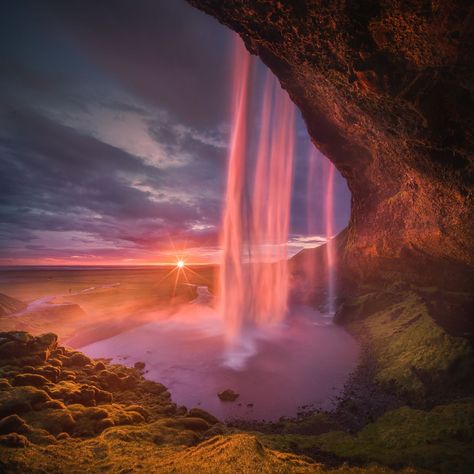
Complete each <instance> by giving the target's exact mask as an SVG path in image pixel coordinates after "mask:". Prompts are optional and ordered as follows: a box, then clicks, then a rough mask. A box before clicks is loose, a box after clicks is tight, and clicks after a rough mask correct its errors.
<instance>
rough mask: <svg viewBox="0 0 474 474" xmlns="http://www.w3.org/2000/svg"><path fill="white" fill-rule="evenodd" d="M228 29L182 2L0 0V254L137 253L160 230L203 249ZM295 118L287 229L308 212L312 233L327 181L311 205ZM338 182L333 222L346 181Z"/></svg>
mask: <svg viewBox="0 0 474 474" xmlns="http://www.w3.org/2000/svg"><path fill="white" fill-rule="evenodd" d="M231 36H232V33H230V32H229V31H228V30H226V29H225V28H224V27H223V26H221V25H220V24H218V23H217V22H216V21H215V20H214V19H213V18H211V17H208V16H206V15H205V14H203V13H201V12H199V11H198V10H195V9H193V8H192V7H190V6H189V5H188V4H187V3H186V2H185V1H184V0H140V1H138V2H130V1H128V0H100V1H97V0H82V1H75V0H73V1H63V0H44V1H42V2H37V1H34V0H17V1H15V2H2V3H1V4H0V101H1V103H2V105H3V107H2V109H0V220H1V223H2V225H1V228H0V259H3V261H7V260H8V261H9V260H13V261H14V260H15V259H17V260H21V259H22V258H26V259H28V258H30V259H31V260H34V259H42V258H43V259H44V258H46V257H49V258H58V259H59V258H76V257H81V256H82V257H87V258H89V257H90V258H97V257H103V258H110V259H122V260H123V258H130V259H137V260H144V261H146V260H150V259H153V258H156V256H157V255H159V254H160V252H162V251H167V250H168V249H169V248H170V238H171V239H173V240H174V241H175V243H177V244H178V246H179V245H181V244H182V243H184V242H186V244H187V245H188V246H189V247H199V248H202V249H203V250H202V251H203V252H211V253H212V252H213V249H214V248H215V246H216V245H217V234H218V227H219V222H220V217H221V205H222V202H223V195H224V191H225V190H224V186H225V181H226V180H225V173H226V156H227V148H226V143H227V141H228V129H229V123H228V120H227V119H228V114H229V110H228V108H229V107H228V106H229V104H230V97H229V94H230V90H229V84H230V70H229V67H230V61H229V59H230V54H229V52H230V41H231ZM262 71H263V69H262V67H261V66H260V67H259V72H257V74H256V76H255V77H256V86H255V90H256V91H257V92H256V94H255V97H254V99H253V102H252V104H251V107H250V110H252V116H253V121H254V123H252V124H251V125H250V126H249V129H257V128H258V110H259V104H260V96H259V93H258V88H259V87H261V84H262V77H263V75H262V74H261V72H262ZM297 128H298V133H297V136H298V137H299V138H298V142H297V157H296V166H295V175H294V192H293V198H292V224H291V226H292V233H293V234H305V233H307V232H308V228H307V219H306V216H307V215H308V213H312V214H313V215H314V216H315V218H314V221H313V224H314V225H313V227H312V229H311V232H315V233H318V232H319V233H323V232H324V222H323V220H322V208H321V202H322V200H323V196H324V186H323V184H322V183H320V185H318V186H317V188H316V191H315V192H312V193H311V196H312V199H313V201H312V202H310V203H309V206H310V207H309V208H308V207H307V206H308V193H307V190H306V183H307V175H308V168H307V156H308V153H309V151H308V150H309V140H308V138H307V136H306V134H305V131H304V130H305V127H304V124H303V123H302V122H301V120H300V121H299V123H298V127H297ZM337 180H338V181H337V186H336V188H337V190H338V191H337V207H336V208H337V209H338V211H339V212H338V213H337V217H338V223H337V227H338V229H340V228H342V227H343V226H344V225H345V223H346V222H347V216H348V210H349V205H348V197H349V193H348V191H347V188H346V186H345V183H344V181H343V180H342V178H341V177H340V176H338V178H337ZM311 232H310V233H311Z"/></svg>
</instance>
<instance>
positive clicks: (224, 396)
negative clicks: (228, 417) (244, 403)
mask: <svg viewBox="0 0 474 474" xmlns="http://www.w3.org/2000/svg"><path fill="white" fill-rule="evenodd" d="M217 396H218V397H219V398H220V399H221V400H222V401H223V402H234V401H235V400H237V398H239V394H238V393H236V392H234V391H233V390H230V389H227V390H224V391H222V392H219V393H218V394H217Z"/></svg>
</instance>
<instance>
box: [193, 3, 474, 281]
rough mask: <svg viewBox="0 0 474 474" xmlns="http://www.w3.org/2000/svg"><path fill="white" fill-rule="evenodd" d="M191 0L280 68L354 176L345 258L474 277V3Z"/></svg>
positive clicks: (313, 130) (322, 139)
mask: <svg viewBox="0 0 474 474" xmlns="http://www.w3.org/2000/svg"><path fill="white" fill-rule="evenodd" d="M188 1H189V2H190V3H191V4H192V5H194V6H196V7H198V8H200V9H202V10H203V11H205V12H207V13H209V14H211V15H213V16H215V17H216V18H217V19H218V20H219V21H221V22H222V23H224V24H225V25H227V26H229V27H230V28H231V29H233V30H235V31H236V32H237V33H239V34H240V36H241V37H242V38H243V40H244V41H245V44H246V46H247V48H248V49H249V51H250V52H252V53H253V54H257V55H259V56H260V58H261V59H262V60H263V62H264V63H266V64H267V65H268V66H269V67H270V68H271V69H272V71H273V72H274V73H275V74H276V76H277V77H278V78H279V80H280V82H281V84H282V87H283V88H285V89H286V90H287V91H288V93H289V94H290V96H291V98H292V100H293V101H294V102H295V103H296V105H297V106H298V107H299V109H300V110H301V112H302V114H303V117H304V119H305V121H306V124H307V127H308V131H309V134H310V136H311V137H312V140H313V142H314V144H315V145H316V146H317V148H318V149H320V150H321V151H322V152H323V153H324V154H325V155H326V156H327V157H328V158H329V159H330V160H331V161H332V162H333V163H334V164H335V165H336V167H337V168H338V170H339V171H340V172H341V173H342V175H343V176H344V177H345V178H346V179H347V182H348V185H349V188H350V190H351V192H352V213H351V219H350V223H349V229H348V232H347V243H346V245H345V250H344V252H343V253H344V259H343V262H344V265H345V270H346V271H347V272H349V273H351V274H353V275H354V276H356V277H357V278H359V279H360V278H362V279H364V278H370V277H376V278H380V277H381V276H382V277H388V278H398V277H399V276H404V277H408V278H410V279H412V280H415V281H418V282H420V283H423V284H431V283H436V284H443V285H454V286H459V285H460V284H463V285H471V284H472V280H471V278H472V269H473V266H474V251H473V249H474V245H473V243H474V225H473V222H474V215H473V214H474V213H473V206H472V197H473V181H474V180H473V161H474V159H473V149H474V136H473V132H474V126H473V125H474V107H473V105H474V101H473V89H474V80H473V79H474V77H473V76H474V62H473V56H472V54H473V51H474V41H473V25H474V7H473V6H472V2H470V1H462V0H457V1H456V0H455V1H448V0H445V1H436V0H433V1H418V0H408V1H397V0H395V1H377V0H366V1H342V0H336V1H329V0H327V1H322V0H319V1H318V0H316V1H309V0H308V1H304V0H293V1H284V0H279V1H276V0H225V1H222V0H188ZM394 274H397V275H398V276H394Z"/></svg>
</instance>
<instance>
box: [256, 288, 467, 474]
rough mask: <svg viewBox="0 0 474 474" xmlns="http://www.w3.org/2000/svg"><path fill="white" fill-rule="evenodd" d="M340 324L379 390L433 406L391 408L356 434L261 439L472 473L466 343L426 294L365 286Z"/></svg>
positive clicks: (359, 459) (365, 459)
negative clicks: (371, 367) (437, 316)
mask: <svg viewBox="0 0 474 474" xmlns="http://www.w3.org/2000/svg"><path fill="white" fill-rule="evenodd" d="M341 322H342V323H343V324H344V325H345V326H346V327H347V328H348V329H349V330H350V331H351V332H352V333H353V334H355V335H356V337H357V338H358V339H359V340H360V341H361V343H362V345H363V346H364V347H365V349H366V350H367V353H368V354H369V355H370V358H371V360H373V362H374V364H375V371H374V377H375V379H376V382H378V384H379V385H380V387H381V388H382V389H383V390H389V391H393V392H396V393H398V394H399V396H400V397H401V398H402V399H405V400H406V401H407V403H408V404H410V405H411V406H412V407H413V406H429V405H435V406H434V407H430V409H426V410H422V409H415V408H412V407H410V406H403V407H401V408H397V409H395V410H391V411H388V412H386V413H385V414H384V415H382V416H381V417H379V418H378V419H377V420H375V421H374V422H373V423H370V424H368V425H366V426H365V427H364V428H363V429H362V430H360V431H359V432H358V433H356V434H349V433H345V432H343V431H329V430H328V432H327V433H324V434H318V433H317V432H315V433H314V434H313V435H300V434H284V435H272V436H268V435H262V437H261V439H262V442H263V443H264V444H265V445H267V446H268V447H271V448H273V449H279V450H282V451H293V452H301V453H308V454H310V455H314V456H315V457H317V456H318V455H321V454H322V455H324V454H330V455H333V456H335V457H338V458H340V459H347V460H350V461H351V462H356V463H362V464H366V463H370V462H378V463H380V464H382V465H385V466H391V467H400V466H416V467H418V468H422V469H429V470H433V471H437V472H450V473H451V472H466V473H467V472H474V443H473V440H474V398H463V397H462V394H463V392H464V394H467V393H472V385H471V383H472V367H473V365H472V360H473V356H472V348H471V345H470V343H469V341H468V340H467V339H466V338H463V337H455V336H452V335H449V334H448V333H447V332H446V331H445V330H444V329H443V328H442V327H441V326H439V325H438V324H436V323H435V321H434V319H433V318H432V315H431V314H430V311H429V305H427V304H426V299H425V298H424V297H422V296H420V294H418V293H416V292H414V291H412V290H404V291H400V290H399V289H396V288H393V289H392V290H390V289H389V290H387V291H386V292H385V293H380V292H370V291H367V292H366V293H365V294H363V295H361V296H358V297H357V298H354V299H352V300H350V301H349V302H347V303H346V304H345V307H344V310H343V311H342V318H341ZM436 400H438V402H437V403H436ZM439 400H444V402H443V403H441V402H439Z"/></svg>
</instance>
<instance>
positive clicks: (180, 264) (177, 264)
mask: <svg viewBox="0 0 474 474" xmlns="http://www.w3.org/2000/svg"><path fill="white" fill-rule="evenodd" d="M176 266H177V267H178V268H183V267H184V261H183V260H178V261H177V262H176Z"/></svg>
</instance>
